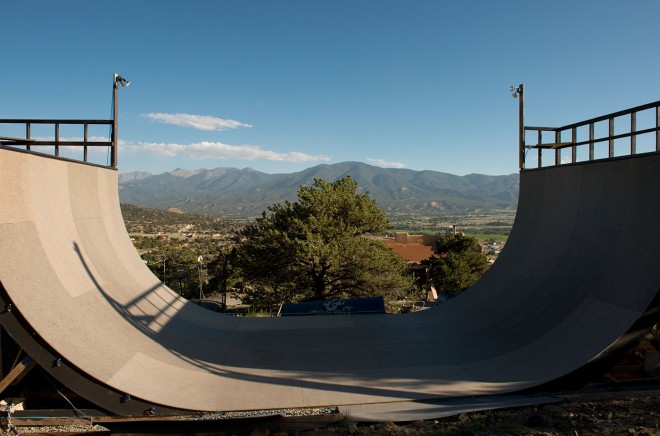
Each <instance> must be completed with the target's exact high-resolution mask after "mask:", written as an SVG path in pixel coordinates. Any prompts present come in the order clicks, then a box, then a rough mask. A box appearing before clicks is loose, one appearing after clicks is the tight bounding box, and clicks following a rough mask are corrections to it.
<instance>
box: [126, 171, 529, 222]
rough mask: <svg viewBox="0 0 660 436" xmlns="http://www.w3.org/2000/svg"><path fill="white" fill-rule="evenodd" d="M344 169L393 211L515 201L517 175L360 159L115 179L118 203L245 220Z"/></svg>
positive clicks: (511, 203)
mask: <svg viewBox="0 0 660 436" xmlns="http://www.w3.org/2000/svg"><path fill="white" fill-rule="evenodd" d="M346 175H350V176H351V177H353V179H355V180H356V181H357V182H358V185H359V189H360V191H361V192H369V195H371V196H372V197H373V198H375V199H376V202H377V203H378V205H379V207H381V208H382V209H384V210H387V211H388V213H390V214H399V213H400V214H407V213H429V214H433V213H440V212H451V211H457V212H458V211H466V212H467V211H473V210H484V209H486V210H491V209H515V208H516V205H517V201H518V188H519V184H518V175H517V174H511V175H507V176H487V175H482V174H469V175H467V176H456V175H452V174H447V173H441V172H437V171H414V170H408V169H398V168H381V167H376V166H373V165H367V164H364V163H360V162H343V163H338V164H332V165H325V164H324V165H318V166H315V167H312V168H308V169H306V170H303V171H300V172H296V173H289V174H267V173H262V172H259V171H255V170H253V169H251V168H243V169H238V168H215V169H212V170H207V169H197V170H181V169H176V170H174V171H172V172H168V173H163V174H158V175H153V174H149V173H143V172H141V173H126V174H121V175H120V177H119V198H120V201H121V202H122V203H130V204H139V205H143V206H148V207H155V208H160V209H167V208H173V207H174V208H178V209H180V210H182V211H186V212H203V213H209V214H213V215H216V216H226V217H245V218H250V217H255V216H259V215H260V214H261V212H262V211H264V210H266V208H267V207H268V206H270V205H272V204H273V203H278V202H282V201H284V200H290V201H293V200H295V199H296V192H297V190H298V187H299V186H300V185H311V184H312V183H313V182H314V179H316V178H318V179H323V180H325V181H334V180H337V179H340V178H342V177H344V176H346Z"/></svg>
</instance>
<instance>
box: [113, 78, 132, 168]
mask: <svg viewBox="0 0 660 436" xmlns="http://www.w3.org/2000/svg"><path fill="white" fill-rule="evenodd" d="M130 84H131V81H130V80H126V79H124V78H123V77H121V76H120V75H119V74H117V73H114V75H113V76H112V133H111V138H110V141H111V142H112V147H111V150H110V164H111V165H112V168H117V150H118V147H117V142H118V140H119V137H118V136H117V119H118V114H119V109H118V105H117V96H118V94H119V93H118V92H117V90H118V88H119V87H120V86H129V85H130Z"/></svg>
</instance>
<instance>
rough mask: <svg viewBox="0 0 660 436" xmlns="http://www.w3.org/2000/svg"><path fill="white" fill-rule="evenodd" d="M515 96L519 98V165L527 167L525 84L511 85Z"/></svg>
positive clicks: (522, 167) (523, 167) (521, 168)
mask: <svg viewBox="0 0 660 436" xmlns="http://www.w3.org/2000/svg"><path fill="white" fill-rule="evenodd" d="M509 91H513V94H512V96H513V98H517V99H518V166H519V168H520V170H521V171H522V170H524V169H525V85H524V84H522V83H521V84H520V85H518V86H511V87H509Z"/></svg>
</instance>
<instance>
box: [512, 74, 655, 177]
mask: <svg viewBox="0 0 660 436" xmlns="http://www.w3.org/2000/svg"><path fill="white" fill-rule="evenodd" d="M518 93H519V94H518V95H519V96H520V107H521V110H520V126H521V127H520V169H521V170H524V169H525V168H526V167H525V160H526V156H527V152H528V151H530V150H533V149H536V150H537V153H538V157H537V167H538V168H541V167H542V166H543V152H544V151H552V150H554V165H555V166H556V165H562V164H567V163H576V162H578V148H579V147H581V146H586V147H588V157H587V158H586V159H584V160H588V161H592V160H595V150H596V147H595V145H596V144H598V143H602V142H607V157H606V158H607V159H609V158H613V157H616V154H615V141H616V140H619V139H625V138H629V141H628V145H627V147H626V154H628V153H629V154H630V155H635V154H638V149H637V137H638V136H640V135H644V134H652V133H655V135H654V136H655V151H656V152H660V101H656V102H653V103H647V104H644V105H641V106H636V107H633V108H630V109H626V110H622V111H619V112H614V113H611V114H608V115H602V116H599V117H596V118H591V119H588V120H585V121H580V122H578V123H573V124H568V125H566V126H562V127H535V126H525V125H524V116H523V105H524V102H523V99H522V93H523V85H520V87H519V88H518ZM645 111H648V112H651V113H652V117H653V118H654V120H655V121H654V123H652V124H655V127H647V128H644V129H640V130H638V128H637V118H638V117H637V115H638V114H639V113H640V112H645ZM615 120H616V121H618V122H619V123H621V122H622V121H623V122H624V123H625V125H624V127H625V129H626V131H625V132H622V133H615ZM599 123H602V124H606V127H607V133H606V134H604V135H601V136H599V137H596V136H595V131H596V129H595V127H596V126H597V125H599ZM616 125H617V126H621V124H616ZM580 128H584V129H587V130H588V135H587V136H588V138H587V139H584V140H578V129H580ZM528 132H532V133H533V134H534V133H535V136H536V142H535V143H534V144H531V145H528V144H527V143H526V136H527V133H528ZM544 133H546V134H547V135H545V136H551V139H550V140H549V142H546V141H544ZM569 135H570V139H569V138H566V139H564V136H567V137H568V136H569ZM566 148H570V149H571V157H570V160H566V161H562V156H561V150H563V149H566Z"/></svg>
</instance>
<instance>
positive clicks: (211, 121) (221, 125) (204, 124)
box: [142, 112, 252, 131]
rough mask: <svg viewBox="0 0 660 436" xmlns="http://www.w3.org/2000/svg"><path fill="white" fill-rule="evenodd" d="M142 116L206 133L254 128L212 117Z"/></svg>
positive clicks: (159, 114)
mask: <svg viewBox="0 0 660 436" xmlns="http://www.w3.org/2000/svg"><path fill="white" fill-rule="evenodd" d="M142 116H143V117H145V118H149V119H150V120H152V121H156V122H159V123H165V124H174V125H175V126H182V127H192V128H193V129H198V130H206V131H210V130H228V129H236V128H237V127H252V126H251V125H250V124H244V123H241V122H238V121H236V120H224V119H222V118H217V117H212V116H210V115H193V114H164V113H158V112H156V113H150V114H142Z"/></svg>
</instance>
